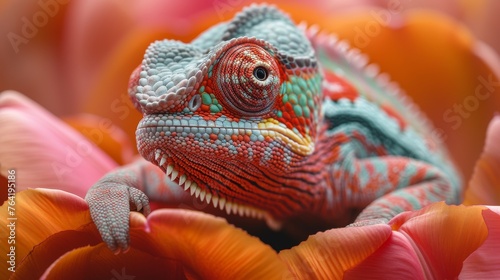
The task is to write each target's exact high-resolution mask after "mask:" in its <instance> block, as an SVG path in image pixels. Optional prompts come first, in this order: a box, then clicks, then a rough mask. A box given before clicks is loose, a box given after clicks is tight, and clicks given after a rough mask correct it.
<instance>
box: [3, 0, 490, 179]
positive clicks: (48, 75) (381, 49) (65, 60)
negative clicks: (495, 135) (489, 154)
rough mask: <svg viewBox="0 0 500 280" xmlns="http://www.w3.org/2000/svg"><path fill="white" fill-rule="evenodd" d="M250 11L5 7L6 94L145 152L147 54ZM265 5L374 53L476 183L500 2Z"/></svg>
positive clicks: (194, 6)
mask: <svg viewBox="0 0 500 280" xmlns="http://www.w3.org/2000/svg"><path fill="white" fill-rule="evenodd" d="M252 2H261V1H248V0H213V1H201V0H200V1H195V0H183V1H173V0H172V1H168V0H167V1H166V0H141V1H139V0H71V1H70V0H10V1H8V0H3V1H1V2H0V14H1V15H0V36H2V39H1V40H0V91H4V90H15V91H18V92H21V93H22V94H24V95H26V96H28V97H29V98H31V99H33V100H34V101H36V102H37V103H39V104H41V105H42V106H43V107H45V108H46V109H47V110H49V111H50V112H52V113H53V114H55V115H56V116H59V117H61V118H62V119H64V120H65V121H67V122H68V123H70V124H71V123H72V121H71V120H72V118H74V117H75V116H77V115H80V114H83V113H85V114H92V115H94V116H95V118H97V119H101V120H105V121H111V122H113V123H114V124H115V125H117V126H118V127H120V128H121V129H123V130H124V131H125V134H126V137H127V138H128V139H129V141H130V143H132V145H133V146H135V136H134V130H135V128H136V125H137V122H138V120H139V119H140V117H141V116H140V114H139V113H138V112H136V110H135V109H134V108H133V106H132V105H131V103H130V102H129V100H128V96H127V83H128V78H129V76H130V73H131V72H132V70H133V69H134V68H135V67H136V66H137V65H139V64H140V62H141V60H142V56H143V52H144V50H145V49H146V47H147V46H148V45H149V43H151V42H152V41H154V40H161V39H165V38H169V39H178V40H182V41H189V40H191V39H192V38H194V37H195V36H196V35H197V34H199V33H200V32H201V31H203V30H205V29H206V28H208V27H209V26H211V25H213V24H215V23H217V22H220V21H223V20H227V19H229V18H231V17H232V16H233V15H234V14H235V13H236V12H238V11H239V10H240V9H241V7H243V6H246V5H248V4H250V3H252ZM266 2H268V3H273V4H276V5H277V6H279V7H280V8H281V9H283V10H285V11H287V12H288V13H289V14H290V15H291V17H292V18H293V19H294V20H295V21H297V22H300V21H306V22H307V23H309V24H317V25H318V26H319V27H320V29H321V30H323V31H325V32H328V33H336V34H338V37H339V38H340V39H346V40H348V41H349V42H350V44H351V45H352V46H353V47H355V48H358V49H360V50H361V52H364V53H366V54H367V55H368V56H369V57H370V61H371V62H373V63H376V64H377V65H378V66H379V67H380V69H381V71H382V72H385V73H387V74H389V76H390V77H391V79H392V80H393V81H396V82H397V83H398V84H399V85H400V86H401V88H402V89H403V90H405V91H406V92H407V93H408V94H409V95H410V96H411V97H412V98H413V99H414V100H415V101H416V103H417V104H418V105H419V106H420V107H421V108H422V110H423V111H424V112H426V113H427V114H428V115H429V117H430V118H431V119H432V121H433V122H434V124H435V126H436V133H437V134H438V135H439V137H440V138H441V139H442V140H443V141H444V142H445V144H446V145H448V146H449V147H450V150H451V152H452V155H453V157H454V158H455V159H456V160H457V162H458V165H459V167H460V169H461V170H462V171H463V173H464V177H465V178H466V179H468V178H469V177H470V174H471V173H472V170H473V166H474V163H475V161H476V159H477V158H478V156H479V154H480V152H481V150H482V147H483V144H484V136H485V132H486V127H487V125H488V122H489V120H490V119H491V117H492V116H493V114H494V112H495V111H498V110H499V109H500V106H499V105H500V97H499V96H500V68H499V67H500V62H499V61H498V56H497V54H496V53H498V52H500V36H498V29H499V27H500V18H499V17H498V13H499V12H500V1H497V0H443V1H431V0H386V1H382V0H380V1H377V0H372V1H369V0H349V1H348V0H337V1H333V0H311V1H298V0H276V1H266ZM75 127H76V128H77V129H78V126H76V125H75ZM115 160H116V161H117V162H118V163H125V162H127V161H128V160H130V158H129V157H126V156H124V155H118V156H116V157H115Z"/></svg>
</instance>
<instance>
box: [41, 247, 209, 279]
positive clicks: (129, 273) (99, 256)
mask: <svg viewBox="0 0 500 280" xmlns="http://www.w3.org/2000/svg"><path fill="white" fill-rule="evenodd" d="M199 257H200V258H201V256H199ZM165 277H166V278H168V279H186V277H185V275H184V270H183V267H182V265H181V264H180V263H179V262H178V261H176V260H172V259H168V258H160V257H156V256H153V255H151V254H149V253H148V252H144V251H141V250H137V249H135V248H131V249H130V250H129V251H128V252H127V253H126V254H119V255H114V254H113V253H112V252H111V251H110V250H109V249H108V248H107V247H106V245H104V244H103V243H101V244H99V245H97V246H86V247H81V248H78V249H76V250H73V251H71V252H68V253H66V254H65V255H63V256H61V257H60V258H59V259H58V260H57V261H56V262H54V263H53V264H52V266H51V267H50V268H49V269H47V271H46V272H45V274H44V275H43V277H42V278H41V279H82V280H83V279H160V278H165Z"/></svg>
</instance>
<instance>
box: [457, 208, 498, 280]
mask: <svg viewBox="0 0 500 280" xmlns="http://www.w3.org/2000/svg"><path fill="white" fill-rule="evenodd" d="M488 208H489V209H486V210H484V211H483V218H484V220H485V222H486V226H487V227H488V238H487V239H486V241H485V242H484V243H483V245H481V247H479V249H477V250H476V251H474V253H472V254H471V255H470V256H469V257H468V258H467V259H466V260H465V262H464V266H463V269H462V272H461V273H460V278H461V279H500V254H499V253H498V252H500V206H489V207H488Z"/></svg>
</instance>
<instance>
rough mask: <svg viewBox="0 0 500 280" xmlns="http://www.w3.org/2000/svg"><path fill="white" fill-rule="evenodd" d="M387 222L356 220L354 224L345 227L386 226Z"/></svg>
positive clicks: (384, 220)
mask: <svg viewBox="0 0 500 280" xmlns="http://www.w3.org/2000/svg"><path fill="white" fill-rule="evenodd" d="M388 222H389V219H384V218H380V219H368V220H361V221H358V220H356V221H355V222H354V223H352V224H349V225H347V227H363V226H371V225H378V224H387V223H388Z"/></svg>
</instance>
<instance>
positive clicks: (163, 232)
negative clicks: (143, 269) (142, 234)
mask: <svg viewBox="0 0 500 280" xmlns="http://www.w3.org/2000/svg"><path fill="white" fill-rule="evenodd" d="M136 216H137V215H136ZM131 228H132V229H134V228H142V229H144V230H147V231H148V232H149V235H150V236H151V237H152V241H153V244H155V246H157V248H158V250H161V251H162V252H163V255H162V257H165V258H170V259H176V260H179V261H180V262H181V263H182V264H183V265H184V266H185V269H186V271H187V273H189V274H190V275H192V276H193V277H195V278H203V279H247V278H249V277H251V278H255V279H274V278H276V279H282V277H283V275H286V273H287V270H286V267H285V265H284V264H283V263H282V262H281V261H280V259H279V258H278V255H277V253H276V252H275V251H273V250H272V249H271V247H269V246H268V245H265V244H263V243H262V242H261V241H260V240H259V239H257V238H256V237H252V236H250V235H248V234H247V233H246V232H244V231H243V230H241V229H238V228H235V227H234V226H232V225H229V224H228V223H227V222H226V221H225V220H224V219H222V218H217V217H215V216H212V215H209V214H205V213H201V212H197V211H188V210H177V209H175V210H172V209H162V210H156V211H154V212H153V213H151V215H150V216H149V217H148V219H147V224H146V220H145V219H142V218H141V217H135V218H134V217H132V220H131ZM131 244H132V246H133V247H135V245H134V240H132V241H131Z"/></svg>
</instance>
